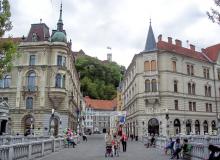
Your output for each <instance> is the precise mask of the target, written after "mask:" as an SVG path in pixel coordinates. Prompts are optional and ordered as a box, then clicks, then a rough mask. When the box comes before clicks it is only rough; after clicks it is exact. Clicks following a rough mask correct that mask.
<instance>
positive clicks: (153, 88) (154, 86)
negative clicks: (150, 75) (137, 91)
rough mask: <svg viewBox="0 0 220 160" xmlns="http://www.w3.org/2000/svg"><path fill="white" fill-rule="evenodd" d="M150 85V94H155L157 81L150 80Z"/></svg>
mask: <svg viewBox="0 0 220 160" xmlns="http://www.w3.org/2000/svg"><path fill="white" fill-rule="evenodd" d="M151 85H152V92H157V81H156V79H152V81H151Z"/></svg>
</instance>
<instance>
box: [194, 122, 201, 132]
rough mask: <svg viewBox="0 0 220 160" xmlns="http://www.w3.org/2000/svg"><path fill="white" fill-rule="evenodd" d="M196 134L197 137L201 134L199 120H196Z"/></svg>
mask: <svg viewBox="0 0 220 160" xmlns="http://www.w3.org/2000/svg"><path fill="white" fill-rule="evenodd" d="M195 133H196V134H197V135H199V134H200V123H199V120H196V121H195Z"/></svg>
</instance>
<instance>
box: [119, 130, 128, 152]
mask: <svg viewBox="0 0 220 160" xmlns="http://www.w3.org/2000/svg"><path fill="white" fill-rule="evenodd" d="M127 140H128V138H127V136H126V134H125V133H123V134H122V136H121V143H122V148H123V152H126V149H127Z"/></svg>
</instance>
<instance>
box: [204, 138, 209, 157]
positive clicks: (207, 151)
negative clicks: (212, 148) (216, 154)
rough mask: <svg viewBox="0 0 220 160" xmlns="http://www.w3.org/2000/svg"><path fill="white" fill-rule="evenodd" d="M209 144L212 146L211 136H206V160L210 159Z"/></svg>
mask: <svg viewBox="0 0 220 160" xmlns="http://www.w3.org/2000/svg"><path fill="white" fill-rule="evenodd" d="M209 144H210V136H208V135H207V136H205V143H204V153H205V159H208V158H209V149H208V147H209Z"/></svg>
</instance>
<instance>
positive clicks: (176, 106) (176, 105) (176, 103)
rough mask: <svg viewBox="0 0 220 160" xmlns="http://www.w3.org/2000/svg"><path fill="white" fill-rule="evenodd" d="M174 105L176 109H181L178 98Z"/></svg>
mask: <svg viewBox="0 0 220 160" xmlns="http://www.w3.org/2000/svg"><path fill="white" fill-rule="evenodd" d="M174 106H175V110H179V107H178V100H174Z"/></svg>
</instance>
